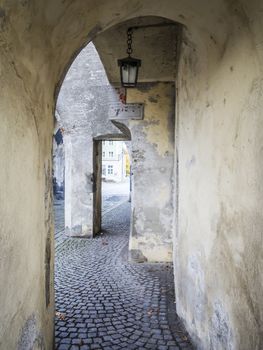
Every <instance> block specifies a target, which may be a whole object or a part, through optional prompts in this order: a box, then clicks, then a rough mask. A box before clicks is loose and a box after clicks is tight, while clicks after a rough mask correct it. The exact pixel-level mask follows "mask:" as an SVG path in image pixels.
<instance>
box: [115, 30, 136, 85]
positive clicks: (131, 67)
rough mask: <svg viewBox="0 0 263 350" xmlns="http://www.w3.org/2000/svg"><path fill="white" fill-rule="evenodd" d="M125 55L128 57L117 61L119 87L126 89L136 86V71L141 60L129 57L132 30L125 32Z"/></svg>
mask: <svg viewBox="0 0 263 350" xmlns="http://www.w3.org/2000/svg"><path fill="white" fill-rule="evenodd" d="M127 44H128V48H127V54H128V57H125V58H122V59H120V60H118V65H119V67H120V76H121V85H122V86H123V87H126V88H131V87H135V86H136V85H137V79H138V71H139V67H140V66H141V60H139V59H137V58H133V57H131V54H132V28H129V29H128V30H127Z"/></svg>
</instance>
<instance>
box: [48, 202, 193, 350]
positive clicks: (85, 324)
mask: <svg viewBox="0 0 263 350" xmlns="http://www.w3.org/2000/svg"><path fill="white" fill-rule="evenodd" d="M62 203H63V202H62V201H61V204H60V205H59V204H57V205H55V213H56V212H58V214H59V213H60V219H57V222H56V223H57V227H60V226H59V222H60V221H61V220H63V215H61V208H60V206H62ZM62 212H63V211H62ZM58 217H59V216H57V218H58ZM129 218H130V203H128V202H125V203H123V204H121V205H119V206H117V207H116V208H115V209H112V210H111V211H109V212H108V213H105V216H104V227H103V232H104V234H103V235H100V236H98V237H96V238H94V239H80V238H65V239H62V240H60V244H57V245H56V259H55V260H56V263H55V290H56V318H55V336H56V338H55V340H56V349H59V350H68V349H70V350H76V349H78V350H79V349H82V350H85V349H86V350H87V349H101V350H115V349H116V350H117V349H123V350H124V349H138V350H142V349H157V350H166V349H167V350H175V349H193V348H192V347H191V345H190V343H189V341H188V339H187V335H186V333H185V332H184V331H183V329H182V328H181V326H180V324H179V321H178V319H177V318H176V314H175V304H174V302H173V300H174V292H173V276H172V275H173V272H172V266H171V265H169V264H132V263H129V262H128V238H129V224H130V223H129ZM57 231H58V230H57ZM56 236H57V237H59V235H58V234H57V233H56Z"/></svg>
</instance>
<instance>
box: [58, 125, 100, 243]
mask: <svg viewBox="0 0 263 350" xmlns="http://www.w3.org/2000/svg"><path fill="white" fill-rule="evenodd" d="M64 144H65V230H66V233H67V234H68V235H70V236H75V237H78V236H81V237H82V236H83V237H92V236H93V152H92V149H93V140H92V138H91V137H90V136H89V135H85V134H83V133H81V132H78V131H75V132H74V131H71V132H70V133H65V136H64Z"/></svg>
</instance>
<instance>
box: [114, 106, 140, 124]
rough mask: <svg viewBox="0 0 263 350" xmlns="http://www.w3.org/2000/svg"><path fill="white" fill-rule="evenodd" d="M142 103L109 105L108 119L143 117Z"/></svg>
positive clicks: (137, 118)
mask: <svg viewBox="0 0 263 350" xmlns="http://www.w3.org/2000/svg"><path fill="white" fill-rule="evenodd" d="M143 111H144V105H143V103H127V104H123V103H117V104H112V105H110V110H109V119H130V120H133V119H135V120H141V119H143Z"/></svg>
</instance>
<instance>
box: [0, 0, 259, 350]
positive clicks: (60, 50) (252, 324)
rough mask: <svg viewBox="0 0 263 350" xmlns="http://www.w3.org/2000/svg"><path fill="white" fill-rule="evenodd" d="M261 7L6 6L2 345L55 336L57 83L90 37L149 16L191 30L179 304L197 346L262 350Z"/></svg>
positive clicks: (180, 160) (181, 91)
mask: <svg viewBox="0 0 263 350" xmlns="http://www.w3.org/2000/svg"><path fill="white" fill-rule="evenodd" d="M261 10H262V9H261V5H260V4H259V3H258V2H257V1H251V2H250V3H249V4H247V3H244V2H243V1H237V2H234V3H231V4H230V3H228V2H223V1H220V0H213V1H211V2H209V4H208V3H207V2H206V1H201V2H198V3H197V2H196V1H191V0H190V1H188V2H187V3H186V2H177V1H168V0H167V1H164V2H162V4H161V5H160V2H159V1H148V0H146V1H143V2H138V1H132V0H131V1H129V2H125V5H124V4H123V2H122V1H114V2H113V1H107V2H104V1H101V2H99V3H96V5H95V3H92V2H89V3H88V4H87V2H84V1H81V0H78V1H74V3H70V4H69V3H63V4H62V3H59V2H58V1H49V2H45V4H44V3H42V2H41V1H35V2H33V3H27V2H23V3H12V2H6V3H5V4H4V5H3V6H2V9H1V27H2V28H3V31H2V32H1V81H2V86H1V96H2V103H1V107H2V110H3V112H2V113H1V118H2V128H1V138H0V139H1V142H2V145H3V147H1V149H2V150H4V149H5V147H6V145H9V148H8V150H9V155H8V154H7V152H3V151H2V153H1V163H2V165H3V166H2V169H1V193H3V198H8V200H3V201H1V214H2V215H3V221H2V228H1V238H2V242H3V244H2V245H1V256H2V257H3V259H5V260H6V263H5V264H4V265H3V266H2V267H1V276H2V280H1V283H2V285H5V286H6V290H5V291H4V292H3V294H2V300H3V307H2V308H1V309H2V310H3V312H2V313H3V315H4V316H3V317H4V322H3V324H4V327H3V328H2V329H1V339H4V341H5V344H6V346H8V347H9V348H10V349H11V348H15V347H16V344H18V343H19V342H20V341H24V340H25V339H29V340H28V342H29V344H30V345H31V344H33V343H34V342H35V343H37V344H41V343H42V344H46V345H45V346H46V348H51V343H52V321H51V320H52V313H53V302H52V246H51V244H50V242H51V236H52V216H51V210H52V208H51V200H52V199H51V191H52V188H51V187H52V186H51V152H50V150H51V134H52V132H53V111H52V109H53V106H54V98H53V93H52V92H53V91H54V86H55V85H56V83H57V82H58V81H59V80H60V77H61V75H62V71H64V69H65V66H67V65H68V62H69V61H70V57H71V56H72V54H73V53H74V52H76V51H77V50H79V48H80V47H81V46H82V45H83V44H84V43H85V42H87V40H90V39H91V38H92V37H93V36H94V34H95V33H98V32H99V31H103V30H104V29H107V28H108V27H110V26H111V25H114V24H117V23H119V22H121V21H122V20H124V19H125V20H126V19H128V18H131V17H136V16H144V15H149V14H150V15H159V16H162V17H164V18H169V19H172V20H175V21H178V22H181V23H183V24H184V25H185V26H186V28H187V30H184V33H183V39H184V40H183V44H182V47H181V60H180V62H181V65H180V68H179V71H178V77H177V88H178V92H177V98H178V101H177V102H178V103H177V128H176V130H177V134H176V140H177V155H178V157H177V159H176V164H178V166H177V172H175V173H179V174H180V182H179V183H178V185H177V187H178V192H177V195H178V199H177V202H178V203H179V207H178V221H177V222H176V224H177V226H178V230H177V234H176V235H177V238H176V242H177V247H180V249H179V252H180V257H179V258H178V259H177V268H176V279H177V283H176V285H177V286H178V288H180V289H179V290H178V291H177V298H178V299H177V303H178V304H177V305H178V308H177V309H178V312H179V314H180V316H181V317H182V318H183V319H184V320H185V323H186V324H187V327H188V329H189V330H190V332H191V334H192V335H193V336H194V337H195V338H196V341H197V342H199V343H200V344H202V346H203V347H205V346H210V344H212V345H213V346H214V347H216V346H219V345H218V343H219V344H220V346H224V345H225V344H232V345H231V346H232V347H233V348H240V347H241V348H242V347H243V348H251V347H253V348H260V347H262V346H261V344H260V342H262V341H261V337H260V332H261V331H260V327H259V326H258V325H259V324H261V323H262V322H261V319H262V312H261V311H262V310H261V308H260V305H261V295H260V291H261V279H260V278H259V277H258V276H260V271H261V270H262V267H261V260H260V258H261V254H262V252H261V244H260V242H261V232H262V231H261V226H262V213H261V211H260V208H261V206H262V193H261V192H262V188H261V172H262V157H261V144H262V142H261V138H262V137H261V130H262V120H261V112H260V111H261V110H262V101H261V98H260V96H261V89H262V82H261V76H262V69H261V67H262V50H261V44H260V43H261V37H262V25H261V22H262V15H261V13H262V12H261ZM87 33H89V34H88V37H87ZM14 43H15V45H14ZM11 160H12V161H11ZM6 169H7V170H6ZM204 170H205V173H204ZM17 174H19V176H18V175H17ZM222 174H223V175H224V176H222ZM18 180H19V181H18ZM189 184H190V185H189ZM237 193H240V194H241V195H240V196H237ZM18 194H19V195H18ZM12 203H15V205H12ZM10 218H15V220H11V219H10ZM36 232H37V233H38V234H36ZM251 233H253V234H251ZM204 237H205V239H204ZM244 247H246V252H245V249H244ZM10 257H11V258H10ZM10 259H11V260H10ZM226 261H227V262H228V263H227V264H226V263H225V262H226ZM25 271H30V273H29V274H27V278H26V279H25V278H24V272H25ZM251 271H252V272H251ZM233 276H234V277H233ZM44 281H46V282H44ZM220 281H221V283H220ZM44 285H46V289H45V287H44ZM189 285H192V286H193V288H192V290H190V289H191V288H189ZM14 286H16V288H14ZM10 290H13V291H14V292H13V295H12V298H11V299H10V297H9V294H10V292H9V291H10ZM44 290H45V292H44ZM18 291H19V293H18ZM247 291H249V292H247ZM28 295H30V300H29V298H28ZM2 300H1V301H2ZM199 305H203V307H201V308H200V307H199ZM17 310H19V312H18V311H17ZM247 315H249V317H247ZM193 319H194V320H195V321H194V324H193V323H192V320H193ZM222 323H223V324H226V325H227V327H226V328H224V329H226V331H224V330H223V329H221V328H220V327H219V332H218V325H220V324H222ZM11 325H12V329H13V330H14V332H12V339H11V338H10V336H9V334H10V332H9V329H10V328H11ZM29 328H30V329H31V330H33V332H32V334H34V335H32V336H31V337H27V330H28V329H29ZM248 334H249V335H250V337H248V336H247V335H248ZM223 335H224V336H223ZM21 339H22V340H21ZM222 339H223V340H222ZM250 339H252V340H250ZM222 344H223V345H222ZM1 345H2V344H1ZM43 347H44V345H43Z"/></svg>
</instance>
